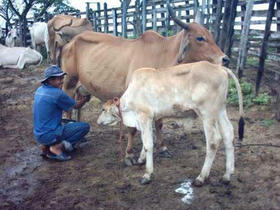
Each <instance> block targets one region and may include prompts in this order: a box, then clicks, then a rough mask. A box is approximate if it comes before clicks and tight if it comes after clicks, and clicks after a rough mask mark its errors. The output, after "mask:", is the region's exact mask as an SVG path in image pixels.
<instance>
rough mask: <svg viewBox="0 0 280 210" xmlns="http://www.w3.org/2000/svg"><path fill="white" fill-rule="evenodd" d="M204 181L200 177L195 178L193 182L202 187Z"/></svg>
mask: <svg viewBox="0 0 280 210" xmlns="http://www.w3.org/2000/svg"><path fill="white" fill-rule="evenodd" d="M203 183H204V182H202V181H200V180H199V179H195V180H194V181H193V183H192V184H193V185H194V186H196V187H201V186H202V185H203Z"/></svg>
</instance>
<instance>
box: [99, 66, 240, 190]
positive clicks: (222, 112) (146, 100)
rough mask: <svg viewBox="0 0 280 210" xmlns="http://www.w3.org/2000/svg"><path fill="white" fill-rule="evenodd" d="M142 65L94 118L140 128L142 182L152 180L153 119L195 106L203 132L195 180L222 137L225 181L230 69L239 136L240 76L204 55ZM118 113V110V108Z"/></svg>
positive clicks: (229, 158) (230, 160)
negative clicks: (186, 60) (202, 58)
mask: <svg viewBox="0 0 280 210" xmlns="http://www.w3.org/2000/svg"><path fill="white" fill-rule="evenodd" d="M160 70H161V71H158V70H156V69H153V68H142V69H139V70H136V71H135V72H134V73H133V76H132V79H131V82H130V83H129V85H128V88H127V90H126V91H125V93H124V94H123V95H122V97H121V98H120V100H119V99H118V98H115V99H114V100H109V101H108V102H106V103H105V104H104V105H103V110H102V113H101V114H100V116H99V118H98V120H97V123H98V124H103V125H114V124H116V123H117V122H119V121H120V120H121V119H122V120H123V123H124V125H126V126H128V127H135V128H137V130H139V131H140V132H141V138H142V142H143V148H142V151H141V154H140V157H139V159H138V163H139V164H141V163H144V162H145V161H146V173H145V174H144V176H143V178H142V179H141V184H147V183H149V182H150V179H151V175H152V173H153V128H152V124H153V121H155V120H158V119H162V118H166V117H179V116H180V117H184V116H186V115H187V112H188V111H190V110H193V111H194V112H195V113H196V114H197V115H198V116H199V117H200V118H201V120H202V122H203V128H204V133H205V137H206V158H205V162H204V165H203V168H202V170H201V173H200V175H199V176H198V177H197V178H196V180H195V182H194V184H195V185H196V186H201V185H202V184H203V183H204V181H205V179H206V178H207V177H208V175H209V173H210V169H211V166H212V163H213V161H214V158H215V155H216V152H217V149H218V146H219V143H220V141H221V140H222V139H223V142H224V145H225V151H226V172H225V174H224V176H223V180H224V181H225V182H229V181H230V177H231V175H232V174H233V173H234V147H233V137H234V134H233V127H232V124H231V123H230V121H229V119H228V116H227V111H226V98H227V90H228V74H229V75H230V76H232V77H233V79H234V81H235V85H236V87H237V90H238V95H239V111H240V116H241V117H240V120H239V125H240V127H239V129H240V130H239V134H240V136H239V138H240V139H242V138H243V129H244V120H243V117H242V116H243V102H242V93H241V89H240V85H239V82H238V80H237V78H236V77H235V75H234V74H233V73H232V72H231V70H229V69H227V68H225V67H222V66H219V65H215V64H211V63H209V62H207V61H202V62H197V63H190V64H183V65H178V66H173V67H169V68H166V69H160ZM119 113H121V115H120V114H119Z"/></svg>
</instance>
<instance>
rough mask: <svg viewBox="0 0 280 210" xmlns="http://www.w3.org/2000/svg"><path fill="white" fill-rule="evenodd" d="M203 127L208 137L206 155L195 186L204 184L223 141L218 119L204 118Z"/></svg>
mask: <svg viewBox="0 0 280 210" xmlns="http://www.w3.org/2000/svg"><path fill="white" fill-rule="evenodd" d="M203 128H204V133H205V138H206V157H205V161H204V164H203V167H202V170H201V172H200V174H199V176H198V177H197V178H196V180H195V181H194V185H195V186H202V185H203V183H204V181H205V179H206V178H207V177H208V176H209V173H210V169H211V166H212V164H213V161H214V159H215V156H216V152H217V149H218V146H219V143H220V141H221V134H220V132H219V128H218V123H217V121H216V120H213V119H209V118H204V119H203Z"/></svg>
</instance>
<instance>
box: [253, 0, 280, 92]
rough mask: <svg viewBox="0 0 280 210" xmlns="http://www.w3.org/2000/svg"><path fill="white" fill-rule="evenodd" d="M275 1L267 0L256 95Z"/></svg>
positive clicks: (262, 71)
mask: <svg viewBox="0 0 280 210" xmlns="http://www.w3.org/2000/svg"><path fill="white" fill-rule="evenodd" d="M275 2H276V0H269V7H268V11H267V17H266V23H265V31H264V37H263V43H262V46H261V52H260V60H259V68H258V74H257V80H256V95H258V94H259V89H260V84H261V80H262V76H263V73H264V62H265V59H266V47H267V42H268V38H269V35H270V26H271V22H272V17H273V15H274V5H275Z"/></svg>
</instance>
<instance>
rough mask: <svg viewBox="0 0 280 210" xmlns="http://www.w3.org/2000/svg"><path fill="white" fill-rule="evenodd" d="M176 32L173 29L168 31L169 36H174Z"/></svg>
mask: <svg viewBox="0 0 280 210" xmlns="http://www.w3.org/2000/svg"><path fill="white" fill-rule="evenodd" d="M174 34H175V32H174V31H172V30H169V31H168V32H167V36H173V35H174Z"/></svg>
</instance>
